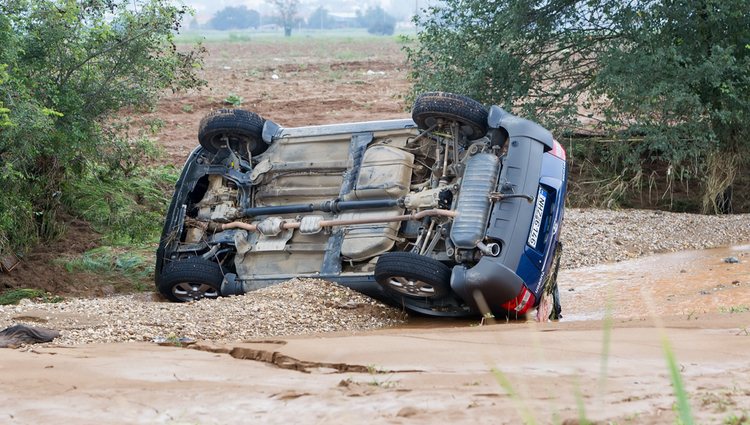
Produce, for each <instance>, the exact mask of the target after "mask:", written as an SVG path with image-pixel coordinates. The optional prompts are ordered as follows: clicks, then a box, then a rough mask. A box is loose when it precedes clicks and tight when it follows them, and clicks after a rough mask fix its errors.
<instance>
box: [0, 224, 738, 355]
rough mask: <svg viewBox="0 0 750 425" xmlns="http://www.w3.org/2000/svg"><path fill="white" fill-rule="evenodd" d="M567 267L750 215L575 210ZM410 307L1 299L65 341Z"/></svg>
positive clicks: (289, 287)
mask: <svg viewBox="0 0 750 425" xmlns="http://www.w3.org/2000/svg"><path fill="white" fill-rule="evenodd" d="M565 214H566V215H565V222H564V224H563V229H562V240H563V243H564V254H563V259H562V261H563V263H562V265H563V267H565V268H574V267H581V266H590V265H595V264H599V263H604V262H613V261H621V260H626V259H629V258H635V257H639V256H643V255H647V254H650V253H657V252H668V251H679V250H685V249H702V248H711V247H718V246H724V245H730V244H738V243H748V242H750V215H748V214H744V215H730V216H703V215H694V214H678V213H668V212H661V211H643V210H624V211H610V210H592V209H586V210H581V209H568V210H566V212H565ZM405 320H406V317H405V315H404V314H403V312H402V311H400V310H398V309H394V308H391V307H388V306H385V305H383V304H381V303H379V302H377V301H374V300H372V299H370V298H368V297H365V296H364V295H361V294H359V293H357V292H355V291H352V290H350V289H348V288H344V287H342V286H339V285H336V284H334V283H330V282H325V281H322V280H316V279H293V280H291V281H288V282H284V283H281V284H278V285H274V286H271V287H268V288H264V289H261V290H258V291H254V292H252V293H249V294H246V295H244V296H238V297H228V298H220V299H217V300H203V301H200V302H193V303H186V304H177V303H169V302H164V301H159V300H156V299H155V297H153V296H152V295H151V294H133V295H121V296H112V297H105V298H87V299H81V298H79V299H70V300H66V301H64V302H61V303H58V304H45V303H35V302H33V301H30V300H23V302H22V303H21V304H20V305H15V306H0V328H5V327H7V326H10V325H12V324H15V323H26V324H29V325H33V326H43V327H47V328H52V329H57V330H60V331H61V333H62V336H61V337H60V338H58V339H56V340H55V341H54V343H56V344H84V343H95V342H98V343H102V342H123V341H152V340H154V339H156V338H191V339H197V340H211V341H216V342H228V341H241V340H247V339H259V338H272V337H279V336H289V335H305V334H307V335H309V334H315V333H322V332H335V331H362V330H368V329H378V328H383V327H391V326H398V325H401V324H403V323H405Z"/></svg>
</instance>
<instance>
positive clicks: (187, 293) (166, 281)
mask: <svg viewBox="0 0 750 425" xmlns="http://www.w3.org/2000/svg"><path fill="white" fill-rule="evenodd" d="M223 280H224V273H223V272H222V270H221V266H220V265H218V264H217V263H214V262H213V261H208V260H204V259H203V258H200V257H193V258H188V259H185V260H180V261H174V262H172V263H170V264H168V265H167V266H166V267H165V268H164V272H163V273H162V275H161V279H159V292H160V293H161V294H162V295H164V296H165V297H166V298H167V299H169V300H170V301H174V302H187V301H197V300H200V299H203V298H218V297H219V296H221V283H222V281H223Z"/></svg>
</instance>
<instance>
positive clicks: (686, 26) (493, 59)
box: [406, 0, 750, 212]
mask: <svg viewBox="0 0 750 425" xmlns="http://www.w3.org/2000/svg"><path fill="white" fill-rule="evenodd" d="M416 24H417V28H418V35H417V38H418V40H419V44H418V45H416V46H415V47H409V46H407V47H406V50H407V55H408V60H409V62H410V64H411V67H412V72H411V77H412V79H413V81H414V93H413V94H415V93H420V92H423V91H429V90H447V91H455V92H460V93H464V94H467V95H469V96H472V97H475V98H477V99H478V100H480V101H482V102H485V103H495V104H500V105H504V106H505V107H507V108H508V109H511V110H515V111H516V112H517V113H520V114H523V115H526V116H530V117H532V118H535V119H537V120H540V121H542V122H543V123H544V124H545V125H547V126H548V127H551V128H552V129H553V130H555V131H556V132H557V133H558V135H560V136H562V135H565V134H575V133H576V132H578V131H579V130H580V128H581V126H582V124H581V123H582V121H581V118H585V119H587V123H586V124H585V125H586V126H587V127H588V128H586V130H587V131H592V130H593V131H595V132H599V133H601V134H608V135H612V137H613V139H614V143H613V145H615V146H608V147H607V149H606V152H603V154H604V155H603V161H604V163H605V164H608V165H610V166H611V168H610V170H611V171H612V172H613V174H614V175H615V176H619V175H620V174H621V173H627V174H630V175H629V176H625V180H632V177H633V176H637V175H638V174H639V173H642V166H643V164H649V165H650V166H652V168H653V166H655V165H658V167H657V168H662V169H664V170H668V171H669V172H672V173H674V174H678V175H681V176H688V177H692V178H695V179H700V180H701V181H702V191H703V210H704V211H706V212H713V211H727V210H729V209H731V206H730V208H727V205H721V202H717V201H726V196H725V194H726V193H727V189H728V188H731V185H732V184H733V182H735V180H736V179H737V178H738V175H740V170H742V169H743V168H744V167H747V166H748V165H750V157H748V156H747V155H741V153H742V152H745V151H747V150H748V148H750V138H748V137H747V134H750V119H749V118H750V83H749V82H750V44H748V40H750V14H749V13H748V8H747V2H746V1H744V0H717V1H711V2H675V1H671V0H652V1H645V2H620V1H615V0H604V1H599V2H590V1H584V0H580V1H567V0H553V1H543V2H542V1H531V2H529V1H522V0H502V1H498V2H492V3H489V2H484V1H479V0H468V1H467V0H446V1H444V2H442V3H440V4H439V5H438V6H434V7H431V8H430V9H429V11H427V13H426V14H425V15H423V17H421V18H420V17H417V18H416ZM634 139H638V140H639V142H638V143H630V141H632V140H634ZM618 140H622V141H623V142H619V141H618Z"/></svg>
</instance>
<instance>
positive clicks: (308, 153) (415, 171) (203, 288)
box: [155, 92, 566, 320]
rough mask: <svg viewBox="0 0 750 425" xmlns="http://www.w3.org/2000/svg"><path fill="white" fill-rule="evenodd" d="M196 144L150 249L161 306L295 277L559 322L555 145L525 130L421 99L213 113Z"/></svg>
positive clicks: (436, 310)
mask: <svg viewBox="0 0 750 425" xmlns="http://www.w3.org/2000/svg"><path fill="white" fill-rule="evenodd" d="M198 140H199V142H200V146H199V147H197V148H196V149H195V150H194V151H193V152H192V153H191V155H190V157H189V158H188V160H187V162H186V164H185V167H184V169H183V171H182V175H181V176H180V179H179V180H178V182H177V185H176V187H175V193H174V196H173V198H172V202H171V205H170V207H169V211H168V213H167V216H166V221H165V224H164V230H163V235H162V238H161V243H160V244H159V247H158V250H157V259H156V273H155V276H156V286H157V288H158V290H159V291H160V292H161V293H162V294H163V295H164V296H165V297H167V298H168V299H170V300H172V301H193V300H198V299H201V298H216V297H219V296H227V295H239V294H243V293H245V292H248V291H252V290H255V289H258V288H262V287H265V286H268V285H272V284H274V283H278V282H282V281H285V280H288V279H291V278H297V277H298V278H319V279H325V280H330V281H334V282H338V283H340V284H342V285H346V286H348V287H351V288H353V289H356V290H358V291H361V292H363V293H366V294H368V295H371V296H373V297H376V298H379V299H381V300H384V301H386V302H389V303H391V304H393V305H397V306H401V307H403V308H405V309H407V310H409V311H412V312H416V313H422V314H427V315H432V316H446V317H460V316H472V315H483V316H487V315H493V316H495V317H497V316H502V317H524V316H525V315H527V314H528V313H529V312H531V311H532V310H534V309H535V308H536V314H537V317H538V319H539V320H547V319H557V318H559V317H560V313H561V306H560V301H559V293H558V287H557V271H558V269H559V262H560V255H561V252H562V250H561V244H560V242H559V241H558V239H559V234H560V228H561V224H562V219H563V210H564V204H565V192H566V160H565V151H564V150H563V148H562V146H561V145H560V144H559V143H558V142H557V141H556V140H555V139H554V138H553V137H552V134H551V133H550V132H549V131H547V130H545V129H544V128H542V127H541V126H539V125H538V124H536V123H533V122H531V121H528V120H525V119H522V118H519V117H516V116H514V115H512V114H510V113H508V112H506V111H504V110H503V109H502V108H500V107H498V106H490V107H485V106H484V105H482V104H480V103H478V102H476V101H474V100H472V99H470V98H468V97H465V96H461V95H457V94H452V93H443V92H431V93H424V94H422V95H421V96H419V97H418V98H417V99H416V101H415V102H414V106H413V108H412V119H395V120H385V121H367V122H357V123H342V124H331V125H317V126H308V127H283V126H280V125H279V124H276V123H274V122H273V121H270V120H266V119H263V118H261V117H260V116H259V115H257V114H255V113H252V112H249V111H245V110H239V109H222V110H217V111H214V112H212V113H210V114H208V115H207V116H206V117H205V118H204V119H203V120H202V121H201V124H200V128H199V131H198Z"/></svg>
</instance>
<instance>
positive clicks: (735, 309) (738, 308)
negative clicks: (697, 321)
mask: <svg viewBox="0 0 750 425" xmlns="http://www.w3.org/2000/svg"><path fill="white" fill-rule="evenodd" d="M748 311H750V307H748V306H746V305H733V306H730V307H720V308H719V312H720V313H729V314H732V313H747V312H748Z"/></svg>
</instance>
